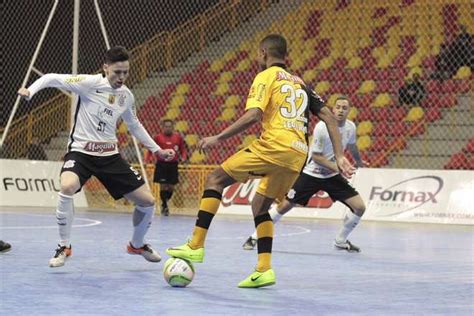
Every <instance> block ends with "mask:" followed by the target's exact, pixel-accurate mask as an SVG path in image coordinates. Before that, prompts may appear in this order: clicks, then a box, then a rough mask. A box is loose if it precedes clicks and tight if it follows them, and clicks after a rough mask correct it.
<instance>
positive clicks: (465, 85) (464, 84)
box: [455, 79, 472, 93]
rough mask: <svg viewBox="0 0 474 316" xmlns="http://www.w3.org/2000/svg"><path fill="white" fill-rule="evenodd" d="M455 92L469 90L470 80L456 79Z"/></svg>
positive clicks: (466, 91)
mask: <svg viewBox="0 0 474 316" xmlns="http://www.w3.org/2000/svg"><path fill="white" fill-rule="evenodd" d="M455 84H456V93H468V92H469V91H471V87H472V81H471V79H461V80H456V81H455Z"/></svg>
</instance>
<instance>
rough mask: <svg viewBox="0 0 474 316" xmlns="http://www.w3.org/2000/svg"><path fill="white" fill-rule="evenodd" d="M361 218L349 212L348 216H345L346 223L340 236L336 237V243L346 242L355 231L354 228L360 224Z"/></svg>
mask: <svg viewBox="0 0 474 316" xmlns="http://www.w3.org/2000/svg"><path fill="white" fill-rule="evenodd" d="M359 221H360V217H359V216H357V215H356V214H354V213H352V212H351V211H348V212H347V213H346V216H344V221H343V223H342V227H341V230H340V231H339V234H338V235H337V236H336V241H338V242H345V241H346V240H347V237H348V236H349V234H350V233H351V232H352V230H354V228H355V227H356V226H357V224H359Z"/></svg>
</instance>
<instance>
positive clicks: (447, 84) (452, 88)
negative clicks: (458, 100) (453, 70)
mask: <svg viewBox="0 0 474 316" xmlns="http://www.w3.org/2000/svg"><path fill="white" fill-rule="evenodd" d="M441 91H443V93H455V92H456V83H455V82H454V80H452V79H450V80H446V81H444V82H443V83H442V84H441Z"/></svg>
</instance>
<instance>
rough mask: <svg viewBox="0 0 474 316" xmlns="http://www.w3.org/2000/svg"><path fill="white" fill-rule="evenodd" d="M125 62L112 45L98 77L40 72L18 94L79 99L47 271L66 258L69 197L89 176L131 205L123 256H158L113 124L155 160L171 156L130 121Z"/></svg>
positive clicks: (139, 184) (150, 209)
mask: <svg viewBox="0 0 474 316" xmlns="http://www.w3.org/2000/svg"><path fill="white" fill-rule="evenodd" d="M128 59H129V55H128V52H127V50H126V49H125V48H123V47H120V46H116V47H113V48H111V49H109V50H108V51H107V52H106V54H105V64H104V65H103V70H104V75H102V74H98V75H77V76H73V75H59V74H46V75H44V76H42V77H41V78H40V79H38V80H36V81H35V82H34V83H33V84H32V85H31V86H30V87H29V88H28V89H26V88H21V89H19V90H18V94H19V95H20V96H22V97H24V98H26V99H27V100H30V99H31V97H33V95H34V94H36V93H37V92H38V91H39V90H41V89H44V88H50V87H54V88H61V89H64V90H68V91H72V92H74V93H76V94H78V96H79V98H78V104H77V108H76V113H75V116H74V125H73V127H72V129H71V133H70V135H69V142H68V147H67V153H66V156H65V157H64V165H63V167H62V169H61V190H60V192H59V198H58V208H57V210H56V218H57V223H58V227H59V236H60V241H59V245H58V248H57V249H56V253H55V255H54V257H53V258H51V260H50V261H49V266H50V267H59V266H63V265H64V262H65V260H66V258H67V257H69V256H71V254H72V249H71V244H70V236H71V228H72V222H73V218H74V206H73V195H74V194H75V193H76V192H78V191H79V190H81V188H82V186H83V185H84V184H85V183H86V181H87V180H88V179H89V178H90V177H91V176H93V175H94V176H96V177H97V178H98V179H99V180H100V181H101V182H102V184H103V185H104V186H105V188H106V189H107V191H108V192H109V193H110V194H111V195H112V197H113V198H114V199H116V200H117V199H120V198H122V197H125V198H127V199H128V200H130V201H132V202H133V203H134V204H135V205H136V207H135V210H134V212H133V226H134V231H133V236H132V239H131V241H130V242H129V243H128V245H127V252H128V253H130V254H138V255H142V256H143V257H144V258H145V259H146V260H148V261H151V262H158V261H160V260H161V257H160V255H159V254H158V253H157V252H156V251H155V250H153V249H152V248H151V246H150V245H148V244H145V241H144V237H145V234H146V232H147V231H148V228H149V227H150V225H151V221H152V217H153V213H154V211H155V200H154V198H153V195H152V194H151V192H150V190H149V189H148V187H147V186H146V185H145V182H144V181H143V179H142V176H141V175H140V173H139V172H138V171H136V170H135V169H133V168H132V167H131V166H130V165H129V164H128V163H127V162H126V161H125V160H123V159H122V158H121V156H120V155H119V153H118V149H117V137H116V127H117V121H118V120H119V119H120V118H122V119H123V120H124V121H125V123H126V124H127V126H128V129H129V130H130V132H131V134H132V135H133V136H135V137H136V138H137V139H138V140H140V142H141V143H142V144H143V145H145V147H147V148H148V149H149V150H150V151H151V152H153V153H155V154H157V155H159V156H160V157H162V158H165V159H172V158H173V157H174V155H175V153H174V151H173V150H171V149H166V150H163V149H161V148H160V147H159V146H158V145H157V144H156V143H155V141H154V140H153V139H152V138H151V137H150V135H149V134H148V133H147V131H146V130H145V129H144V128H143V126H142V124H141V123H140V121H139V120H138V118H137V117H136V114H135V105H134V103H135V98H134V96H133V94H132V92H131V91H130V90H129V89H128V88H127V87H126V86H125V81H126V79H127V77H128V75H129V69H130V65H129V61H128Z"/></svg>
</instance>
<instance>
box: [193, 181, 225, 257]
mask: <svg viewBox="0 0 474 316" xmlns="http://www.w3.org/2000/svg"><path fill="white" fill-rule="evenodd" d="M221 199H222V193H220V192H217V191H215V190H205V191H204V193H203V195H202V198H201V205H200V206H199V212H198V218H197V220H196V226H194V231H193V238H192V239H191V241H190V242H189V246H190V247H191V248H192V249H197V248H202V247H204V241H205V239H206V234H207V230H208V229H209V226H210V225H211V221H212V219H213V218H214V215H216V213H217V210H218V209H219V205H220V204H221Z"/></svg>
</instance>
